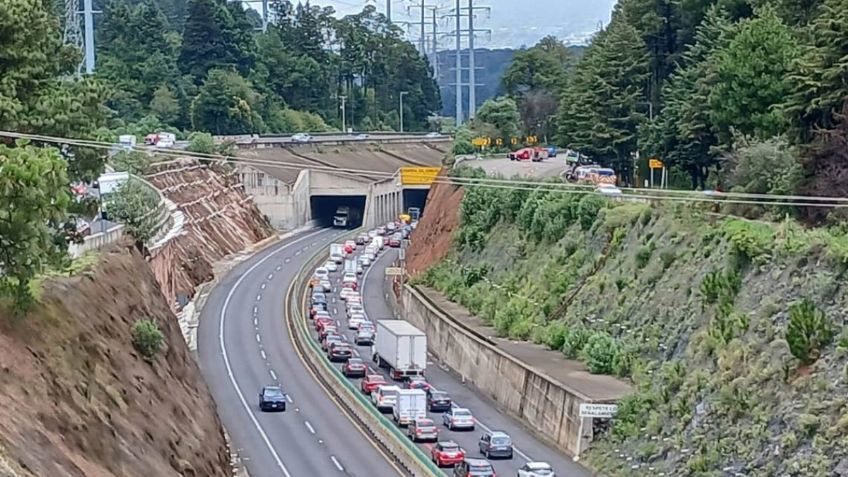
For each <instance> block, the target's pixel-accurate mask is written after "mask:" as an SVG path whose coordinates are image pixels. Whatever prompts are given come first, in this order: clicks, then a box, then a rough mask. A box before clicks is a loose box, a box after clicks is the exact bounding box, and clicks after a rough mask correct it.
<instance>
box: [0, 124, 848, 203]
mask: <svg viewBox="0 0 848 477" xmlns="http://www.w3.org/2000/svg"><path fill="white" fill-rule="evenodd" d="M0 136H5V137H11V138H20V139H29V140H33V141H39V142H47V143H54V144H60V145H61V144H67V145H71V146H80V147H90V148H95V149H106V150H114V148H115V144H112V143H109V142H104V141H92V140H85V139H71V138H60V137H55V136H45V135H38V134H29V133H18V132H12V131H0ZM131 149H133V150H136V151H138V152H145V153H149V152H150V150H149V149H146V148H142V147H139V146H134V147H132V148H131ZM155 154H157V155H161V156H166V157H174V159H173V160H170V161H159V162H154V163H153V164H152V165H154V166H155V165H161V164H165V163H169V162H174V161H175V160H177V159H179V158H193V159H196V160H200V161H210V162H224V163H233V164H242V165H248V166H254V167H259V168H260V169H264V168H279V169H284V170H303V169H310V170H314V171H319V172H327V173H332V174H343V175H348V176H366V177H368V178H371V179H376V178H383V179H386V180H388V179H392V178H396V177H397V176H398V173H397V172H383V171H376V170H368V169H355V168H343V167H329V166H323V165H311V164H304V163H302V162H288V161H280V160H271V159H255V158H245V157H236V156H228V155H223V154H207V153H198V152H190V151H182V150H167V149H161V150H157V151H156V152H155ZM434 183H437V184H450V185H462V186H471V187H488V188H493V189H506V190H524V191H538V190H542V191H549V192H556V193H564V194H584V195H586V194H595V195H601V196H606V197H613V198H615V197H619V198H623V199H635V200H651V201H669V202H707V203H731V204H741V205H758V206H769V205H771V206H775V205H782V206H792V207H828V208H843V207H848V198H845V197H820V196H803V195H777V194H752V193H739V192H722V193H719V194H718V195H711V196H705V194H704V193H703V192H698V191H682V190H674V189H642V188H627V187H621V188H619V189H620V190H621V192H622V193H621V194H617V195H614V196H609V195H607V194H603V193H601V192H599V191H597V190H596V188H595V187H594V186H592V185H583V184H569V183H561V182H546V181H538V180H537V181H533V180H523V179H503V178H492V177H486V178H477V177H457V176H438V177H436V178H435V180H434ZM749 199H761V200H749ZM800 201H809V202H800Z"/></svg>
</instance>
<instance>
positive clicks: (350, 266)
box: [344, 260, 356, 273]
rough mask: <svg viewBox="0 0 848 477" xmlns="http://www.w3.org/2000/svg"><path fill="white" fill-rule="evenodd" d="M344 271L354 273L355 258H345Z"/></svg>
mask: <svg viewBox="0 0 848 477" xmlns="http://www.w3.org/2000/svg"><path fill="white" fill-rule="evenodd" d="M344 272H345V273H356V260H345V263H344Z"/></svg>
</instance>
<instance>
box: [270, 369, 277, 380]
mask: <svg viewBox="0 0 848 477" xmlns="http://www.w3.org/2000/svg"><path fill="white" fill-rule="evenodd" d="M268 373H269V374H270V375H271V379H273V380H274V381H276V380H277V373H275V372H274V370H273V369H269V370H268Z"/></svg>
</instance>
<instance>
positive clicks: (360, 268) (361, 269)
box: [356, 262, 365, 275]
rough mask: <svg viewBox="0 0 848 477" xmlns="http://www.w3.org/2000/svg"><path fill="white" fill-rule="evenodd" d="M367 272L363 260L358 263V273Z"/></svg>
mask: <svg viewBox="0 0 848 477" xmlns="http://www.w3.org/2000/svg"><path fill="white" fill-rule="evenodd" d="M364 272H365V268H364V267H363V266H362V262H359V263H357V264H356V274H357V275H362V274H363V273H364Z"/></svg>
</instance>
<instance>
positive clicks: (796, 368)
mask: <svg viewBox="0 0 848 477" xmlns="http://www.w3.org/2000/svg"><path fill="white" fill-rule="evenodd" d="M445 187H446V186H445ZM424 225H426V224H423V225H422V227H423V226H424ZM422 227H419V228H422ZM419 233H420V234H426V233H427V232H426V231H416V234H419ZM414 239H415V237H413V240H414ZM846 266H848V237H846V235H845V231H844V230H841V229H837V228H834V229H830V230H825V229H814V230H810V229H804V228H802V227H801V226H799V225H798V224H797V223H796V222H794V221H792V220H788V219H787V220H784V221H780V222H776V223H769V222H759V221H749V220H745V219H739V218H732V217H725V216H720V215H717V214H713V213H712V211H711V208H708V207H698V206H691V205H677V206H674V205H666V204H662V205H659V204H642V203H633V202H609V201H607V200H606V199H603V198H601V197H598V196H595V195H584V194H573V193H562V192H559V193H557V192H549V191H543V190H532V191H528V190H517V189H516V190H507V189H495V188H486V187H466V188H465V193H464V196H463V199H462V202H461V206H460V225H459V227H458V229H457V230H456V232H455V235H454V247H453V249H452V250H451V252H450V253H449V254H448V256H447V258H446V259H445V260H443V261H441V262H439V263H437V264H436V265H434V266H432V267H430V268H429V269H428V270H427V271H426V272H424V273H422V274H419V275H418V277H417V278H416V280H419V281H422V282H425V283H426V284H428V285H430V286H433V287H435V288H437V289H439V290H441V291H442V292H444V293H445V294H446V295H447V296H448V298H449V299H451V300H452V301H456V302H458V303H461V304H462V305H464V306H466V307H467V308H469V309H470V310H471V311H472V312H474V313H475V314H477V315H478V316H480V317H481V318H483V319H484V320H486V321H487V322H489V323H491V324H492V325H493V326H494V327H495V329H496V330H497V332H498V333H499V334H500V335H502V336H508V337H511V338H513V339H518V340H533V341H535V342H538V343H543V344H546V345H547V346H549V347H550V348H552V349H557V350H561V351H562V352H563V354H564V355H565V356H566V357H569V358H577V359H581V360H584V361H586V363H587V366H588V367H589V369H590V370H591V371H592V372H594V373H608V374H615V375H618V376H622V377H626V378H629V379H631V380H632V381H633V383H634V384H635V388H636V389H637V390H638V391H637V392H636V393H635V394H634V395H632V396H630V397H628V398H627V399H625V400H624V401H623V402H621V403H620V407H619V412H618V415H617V416H616V418H615V419H614V421H613V426H612V428H611V430H610V431H609V432H608V433H607V434H606V435H604V436H603V437H602V438H600V440H597V441H595V442H594V443H593V447H592V449H591V450H590V452H589V454H588V457H587V458H588V462H589V463H590V464H591V465H592V466H593V467H595V468H596V469H597V470H599V471H601V472H602V473H603V474H604V475H621V476H634V475H645V476H656V475H663V474H662V472H664V473H665V474H664V475H716V476H719V475H734V473H737V472H738V473H741V474H742V475H749V476H772V475H793V476H825V475H841V474H838V473H836V469H837V466H838V465H840V462H841V465H842V466H843V468H844V467H845V466H846V464H848V460H843V459H846V457H848V368H846V359H845V358H846V356H848V333H846V322H845V321H846V320H845V310H846V309H848V294H846V288H845V286H844V285H843V283H844V278H845V270H846Z"/></svg>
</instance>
